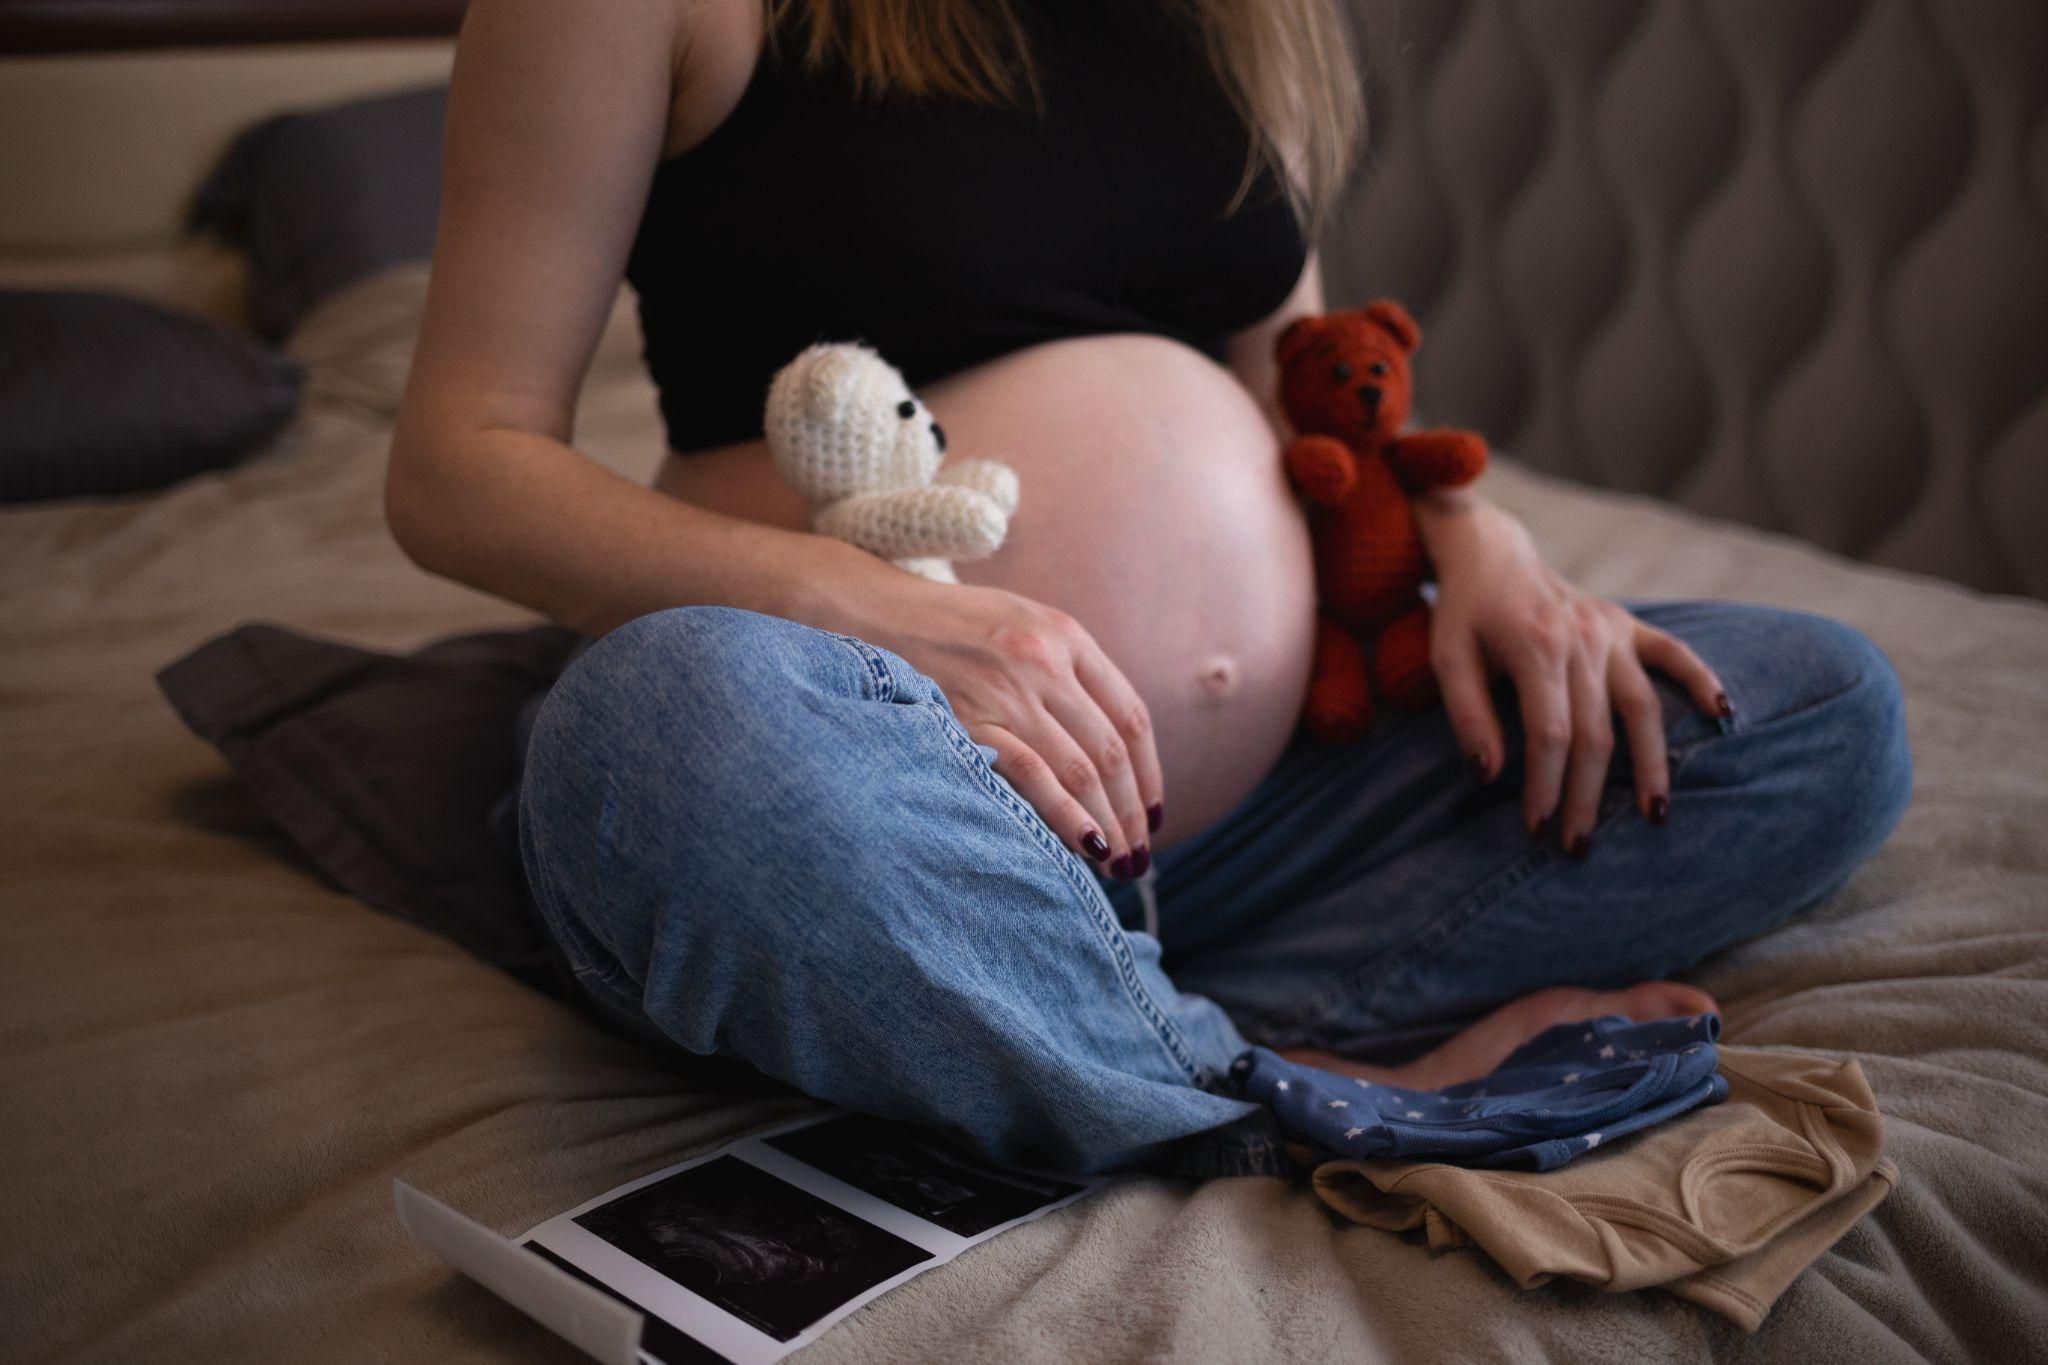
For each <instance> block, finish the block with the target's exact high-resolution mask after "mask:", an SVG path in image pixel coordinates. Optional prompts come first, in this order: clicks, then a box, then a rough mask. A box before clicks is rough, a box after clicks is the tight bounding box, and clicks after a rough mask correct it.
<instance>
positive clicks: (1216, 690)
mask: <svg viewBox="0 0 2048 1365" xmlns="http://www.w3.org/2000/svg"><path fill="white" fill-rule="evenodd" d="M1195 682H1196V684H1197V685H1198V686H1199V687H1200V688H1201V689H1202V695H1203V696H1204V697H1206V698H1207V699H1208V700H1210V701H1212V702H1214V701H1223V700H1225V699H1226V698H1228V697H1229V696H1230V694H1231V693H1233V692H1235V691H1237V660H1235V659H1233V658H1231V657H1230V656H1229V655H1228V654H1211V655H1210V656H1209V657H1208V658H1206V659H1204V660H1202V667H1201V669H1200V671H1199V672H1197V673H1196V674H1195Z"/></svg>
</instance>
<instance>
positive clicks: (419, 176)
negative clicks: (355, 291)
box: [192, 86, 448, 339]
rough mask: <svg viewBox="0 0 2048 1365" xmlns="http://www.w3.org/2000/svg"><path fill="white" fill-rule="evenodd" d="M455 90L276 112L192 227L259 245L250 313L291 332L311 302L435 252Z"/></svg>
mask: <svg viewBox="0 0 2048 1365" xmlns="http://www.w3.org/2000/svg"><path fill="white" fill-rule="evenodd" d="M447 105H448V91H447V87H445V86H435V87H432V88H430V89H426V90H414V91H409V92H407V93H404V94H398V95H384V96H380V97H378V98H376V99H368V100H357V101H354V102H352V103H348V104H342V105H336V106H335V107H333V108H330V109H320V110H315V111H312V112H310V113H303V114H286V115H282V116H280V117H278V118H273V119H267V120H265V121H264V122H262V123H259V124H257V125H256V126H255V127H253V128H251V129H249V130H248V131H247V132H245V133H243V134H242V135H241V136H240V137H239V138H237V139H236V140H235V142H234V145H233V146H231V147H230V148H229V149H228V152H227V155H226V156H225V157H224V158H223V159H222V161H221V163H220V165H219V166H218V167H216V168H215V169H214V171H213V173H212V174H211V175H210V176H208V177H207V180H206V182H205V184H203V185H202V186H201V187H200V189H199V194H198V197H197V198H196V199H195V200H194V202H193V206H192V225H193V226H194V227H195V228H197V229H200V230H203V231H207V232H211V233H212V234H214V235H215V236H218V237H220V238H222V239H223V240H225V241H228V242H230V243H232V244H234V245H237V246H241V247H243V248H244V249H246V250H247V252H248V253H249V267H250V282H249V283H250V289H249V312H250V317H251V319H252V321H254V323H255V325H256V329H257V330H258V331H259V332H261V333H262V334H263V335H265V336H267V337H271V338H273V339H276V338H281V337H283V336H285V335H286V334H287V333H288V332H290V331H291V329H292V326H293V324H295V323H296V322H297V321H298V320H299V318H300V317H302V316H304V314H305V312H306V310H307V309H309V308H311V307H312V306H313V305H314V304H316V303H318V302H320V300H322V299H324V298H326V297H327V296H328V295H330V294H332V293H334V292H335V291H336V290H338V289H340V288H341V287H343V286H344V285H347V284H351V283H353V282H355V281H356V280H359V279H362V278H363V277H364V276H366V275H369V274H371V273H373V272H375V271H378V270H381V269H383V268H384V267H386V266H390V265H395V264H397V263H399V262H401V261H412V260H425V259H426V258H427V257H429V256H431V255H432V254H433V251H434V227H435V224H436V222H437V221H438V219H439V216H440V201H441V122H442V118H443V116H444V114H445V113H446V111H447Z"/></svg>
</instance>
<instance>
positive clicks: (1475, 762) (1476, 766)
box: [1466, 754, 1493, 787]
mask: <svg viewBox="0 0 2048 1365" xmlns="http://www.w3.org/2000/svg"><path fill="white" fill-rule="evenodd" d="M1466 762H1467V763H1468V764H1470V765H1471V768H1472V781H1473V783H1474V785H1476V786H1481V787H1483V786H1485V785H1486V784H1487V783H1488V782H1491V781H1492V780H1493V774H1492V773H1490V772H1488V771H1487V770H1486V755H1485V754H1473V755H1472V756H1471V757H1470V758H1468V759H1467V760H1466Z"/></svg>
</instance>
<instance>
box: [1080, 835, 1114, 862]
mask: <svg viewBox="0 0 2048 1365" xmlns="http://www.w3.org/2000/svg"><path fill="white" fill-rule="evenodd" d="M1081 851H1082V852H1083V853H1085V854H1087V855H1088V856H1089V857H1091V858H1093V859H1094V860H1095V861H1096V862H1098V863H1099V862H1101V861H1102V860H1103V859H1104V858H1107V857H1108V856H1109V840H1107V839H1105V838H1103V837H1102V831H1101V830H1097V829H1091V830H1088V831H1086V832H1084V833H1083V834H1082V835H1081Z"/></svg>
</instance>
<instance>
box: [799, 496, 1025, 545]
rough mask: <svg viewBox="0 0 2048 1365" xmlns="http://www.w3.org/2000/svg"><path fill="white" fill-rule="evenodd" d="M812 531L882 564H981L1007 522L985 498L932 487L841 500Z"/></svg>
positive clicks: (998, 541) (822, 515)
mask: <svg viewBox="0 0 2048 1365" xmlns="http://www.w3.org/2000/svg"><path fill="white" fill-rule="evenodd" d="M812 525H813V526H814V527H815V528H816V529H817V530H819V531H821V532H823V533H824V534H826V535H828V536H837V537H838V538H839V539H841V540H845V541H849V542H851V543H852V544H855V545H858V546H860V547H861V548H862V549H863V550H867V551H869V552H870V553H872V554H878V555H880V556H882V558H884V559H924V558H937V559H980V558H982V557H983V556H985V555H989V554H993V553H994V552H995V549H996V547H997V546H999V545H1001V544H1002V543H1003V536H1004V534H1005V533H1006V532H1007V531H1008V530H1009V518H1008V517H1007V516H1005V515H1004V514H1003V509H1002V508H1000V507H998V506H997V505H996V504H995V502H994V501H993V500H992V499H990V498H989V497H988V496H987V495H986V494H983V493H979V492H977V491H975V490H974V489H972V488H958V487H953V486H949V485H945V484H932V485H928V486H926V487H924V488H906V489H901V490H898V491H896V492H890V493H859V494H855V495H854V496H853V497H850V498H841V499H840V500H839V501H837V502H835V503H832V504H830V505H829V506H827V507H823V508H820V509H819V511H818V514H817V516H816V517H815V518H813V520H812Z"/></svg>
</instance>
